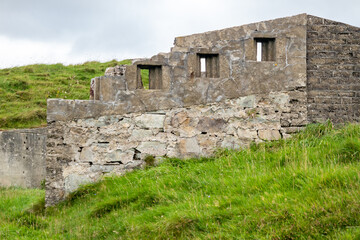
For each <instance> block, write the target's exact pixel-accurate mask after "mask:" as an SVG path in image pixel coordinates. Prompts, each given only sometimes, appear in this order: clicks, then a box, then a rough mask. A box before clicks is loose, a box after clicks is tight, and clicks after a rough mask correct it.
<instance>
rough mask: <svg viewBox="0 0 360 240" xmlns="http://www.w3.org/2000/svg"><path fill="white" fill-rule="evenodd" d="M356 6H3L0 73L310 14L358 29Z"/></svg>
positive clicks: (305, 1) (165, 1) (132, 0)
mask: <svg viewBox="0 0 360 240" xmlns="http://www.w3.org/2000/svg"><path fill="white" fill-rule="evenodd" d="M359 10H360V1H359V0H342V1H338V0H337V1H335V0H321V1H316V0H297V1H291V0H288V1H286V0H271V1H270V0H247V1H242V0H149V1H146V0H126V1H125V0H0V68H6V67H12V66H21V65H27V64H33V63H59V62H60V63H64V64H70V63H82V62H85V61H90V60H97V61H108V60H112V59H118V60H122V59H126V58H135V57H151V56H152V55H155V54H157V53H158V52H168V51H170V47H172V45H173V41H174V38H175V37H176V36H182V35H188V34H193V33H199V32H205V31H210V30H216V29H221V28H226V27H232V26H238V25H243V24H247V23H252V22H257V21H263V20H270V19H273V18H279V17H286V16H291V15H296V14H300V13H308V14H312V15H316V16H319V17H324V18H329V19H332V20H336V21H340V22H344V23H348V24H350V25H354V26H358V27H360V14H359Z"/></svg>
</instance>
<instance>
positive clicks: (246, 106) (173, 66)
mask: <svg viewBox="0 0 360 240" xmlns="http://www.w3.org/2000/svg"><path fill="white" fill-rule="evenodd" d="M359 59H360V29H359V28H357V27H353V26H350V25H347V24H343V23H339V22H335V21H331V20H327V19H323V18H319V17H315V16H311V15H307V14H300V15H296V16H292V17H286V18H280V19H275V20H270V21H264V22H258V23H253V24H248V25H243V26H239V27H232V28H227V29H223V30H218V31H211V32H205V33H201V34H194V35H190V36H183V37H177V38H175V43H174V46H173V47H172V48H171V51H170V52H169V53H159V54H158V55H155V56H153V57H152V58H150V59H142V60H134V61H133V63H132V65H128V66H118V67H115V68H110V69H108V70H107V71H106V73H105V76H102V77H97V78H95V79H92V80H91V99H90V100H86V101H85V100H64V99H49V100H48V103H47V104H48V113H47V114H48V117H47V120H48V127H47V140H46V141H47V142H46V146H47V150H46V153H47V156H46V204H47V205H52V204H55V203H57V202H59V201H61V200H63V199H64V198H65V197H66V195H67V194H68V193H70V192H72V191H74V190H76V189H77V188H78V186H79V185H81V184H84V183H89V182H94V181H97V180H99V179H101V177H103V176H104V175H112V174H122V173H124V172H126V171H128V170H131V169H134V168H137V167H139V166H141V165H142V164H143V162H144V158H145V157H146V156H148V155H150V156H154V157H156V158H162V157H166V156H167V157H181V158H187V157H196V156H209V155H211V154H212V153H213V152H214V151H215V150H216V149H218V148H235V149H236V148H241V147H246V146H248V145H249V144H250V143H251V142H262V141H267V140H275V139H280V138H287V137H289V136H290V134H291V133H294V132H296V131H298V130H299V129H301V128H302V127H304V126H305V125H306V124H308V123H312V122H323V121H325V120H327V119H330V120H332V121H333V122H335V123H339V122H347V121H359V118H360V105H359V101H360V65H359V63H360V61H359ZM144 71H146V72H147V73H148V74H149V85H148V86H145V85H146V83H145V82H144V79H142V77H141V76H142V72H144ZM146 88H148V89H146Z"/></svg>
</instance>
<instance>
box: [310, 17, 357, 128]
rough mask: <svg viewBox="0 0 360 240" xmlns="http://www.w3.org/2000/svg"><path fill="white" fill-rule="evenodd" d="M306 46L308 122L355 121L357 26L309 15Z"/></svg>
mask: <svg viewBox="0 0 360 240" xmlns="http://www.w3.org/2000/svg"><path fill="white" fill-rule="evenodd" d="M306 45H307V76H308V81H307V89H308V118H309V121H310V122H323V121H325V120H327V119H330V120H331V121H333V122H335V123H338V122H346V121H359V120H360V30H359V28H356V27H353V26H350V25H347V24H343V23H339V22H334V21H331V20H327V19H323V18H319V17H315V16H310V15H309V16H308V24H307V44H306Z"/></svg>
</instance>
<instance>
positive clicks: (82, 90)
mask: <svg viewBox="0 0 360 240" xmlns="http://www.w3.org/2000/svg"><path fill="white" fill-rule="evenodd" d="M129 63H130V60H124V61H122V62H118V61H116V60H113V61H110V62H106V63H99V62H86V63H84V64H79V65H69V66H64V65H62V64H52V65H45V64H38V65H29V66H24V67H15V68H8V69H0V129H11V128H29V127H39V126H43V125H46V99H47V98H65V99H89V88H90V80H91V78H93V77H95V76H102V75H104V72H105V69H106V68H107V67H112V66H116V65H117V64H129Z"/></svg>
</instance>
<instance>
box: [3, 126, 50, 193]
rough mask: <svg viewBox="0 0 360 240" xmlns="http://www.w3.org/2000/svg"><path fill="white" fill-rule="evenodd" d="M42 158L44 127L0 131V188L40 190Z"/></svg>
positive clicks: (44, 149) (44, 151)
mask: <svg viewBox="0 0 360 240" xmlns="http://www.w3.org/2000/svg"><path fill="white" fill-rule="evenodd" d="M45 159H46V129H45V128H38V129H23V130H13V131H0V186H2V187H10V186H19V187H29V188H35V187H40V186H41V183H42V181H43V180H44V179H45Z"/></svg>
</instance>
